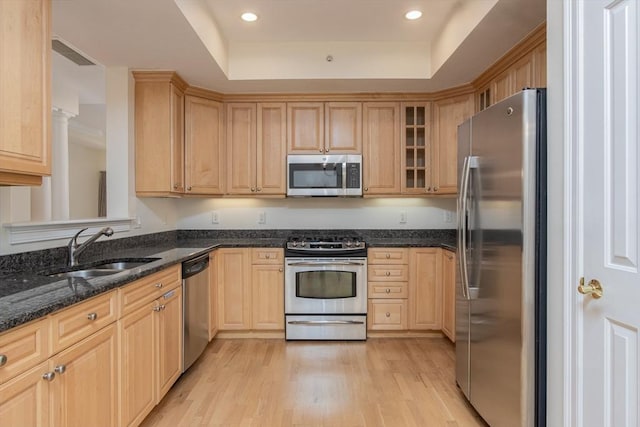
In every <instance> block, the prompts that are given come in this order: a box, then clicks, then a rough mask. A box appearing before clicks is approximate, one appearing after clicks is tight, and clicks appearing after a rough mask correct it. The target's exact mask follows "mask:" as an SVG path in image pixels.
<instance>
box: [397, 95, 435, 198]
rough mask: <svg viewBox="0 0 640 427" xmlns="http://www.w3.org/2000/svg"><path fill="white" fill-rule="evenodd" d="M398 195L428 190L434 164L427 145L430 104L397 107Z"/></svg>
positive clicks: (429, 137)
mask: <svg viewBox="0 0 640 427" xmlns="http://www.w3.org/2000/svg"><path fill="white" fill-rule="evenodd" d="M400 111H401V116H400V123H401V125H402V126H401V133H402V135H401V138H402V150H403V155H402V193H404V194H425V193H430V192H431V191H432V190H431V189H432V185H431V175H432V174H433V169H434V164H433V158H432V151H433V149H432V144H431V126H432V124H431V103H430V102H421V103H402V104H401V110H400Z"/></svg>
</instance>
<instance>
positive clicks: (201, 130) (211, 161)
mask: <svg viewBox="0 0 640 427" xmlns="http://www.w3.org/2000/svg"><path fill="white" fill-rule="evenodd" d="M223 115H224V110H223V105H222V103H221V102H217V101H213V100H210V99H205V98H200V97H197V96H192V95H187V96H185V99H184V122H185V126H184V127H185V130H184V132H185V133H184V135H185V136H184V138H185V163H184V166H185V168H184V181H185V193H186V194H198V195H201V194H206V195H222V194H224V191H225V188H224V172H225V164H226V160H225V140H224V132H223V129H224V126H223V124H224V121H223Z"/></svg>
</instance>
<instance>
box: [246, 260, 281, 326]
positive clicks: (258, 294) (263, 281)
mask: <svg viewBox="0 0 640 427" xmlns="http://www.w3.org/2000/svg"><path fill="white" fill-rule="evenodd" d="M251 288H252V295H251V297H252V301H253V310H252V321H251V325H252V329H269V330H283V329H284V273H283V267H282V265H268V264H262V265H260V264H254V265H253V267H252V274H251Z"/></svg>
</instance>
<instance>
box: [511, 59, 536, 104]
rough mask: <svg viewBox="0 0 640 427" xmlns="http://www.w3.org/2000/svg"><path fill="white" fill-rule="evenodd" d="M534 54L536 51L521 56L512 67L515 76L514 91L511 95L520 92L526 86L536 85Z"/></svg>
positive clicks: (513, 76)
mask: <svg viewBox="0 0 640 427" xmlns="http://www.w3.org/2000/svg"><path fill="white" fill-rule="evenodd" d="M534 56H535V55H534V53H533V52H531V53H529V54H527V55H526V56H524V57H523V58H521V59H520V60H519V61H518V62H516V63H515V64H514V65H513V66H512V67H511V69H512V78H513V92H512V93H511V95H513V94H514V93H517V92H520V91H521V90H522V89H524V88H526V87H534V85H535V77H534V68H533V66H534V64H533V61H534Z"/></svg>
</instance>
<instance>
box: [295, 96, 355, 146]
mask: <svg viewBox="0 0 640 427" xmlns="http://www.w3.org/2000/svg"><path fill="white" fill-rule="evenodd" d="M287 122H288V126H287V127H288V132H287V139H288V152H289V153H290V154H305V153H306V154H319V153H325V154H326V153H331V154H341V153H355V154H359V153H361V152H362V103H360V102H326V103H323V102H294V103H288V104H287Z"/></svg>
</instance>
